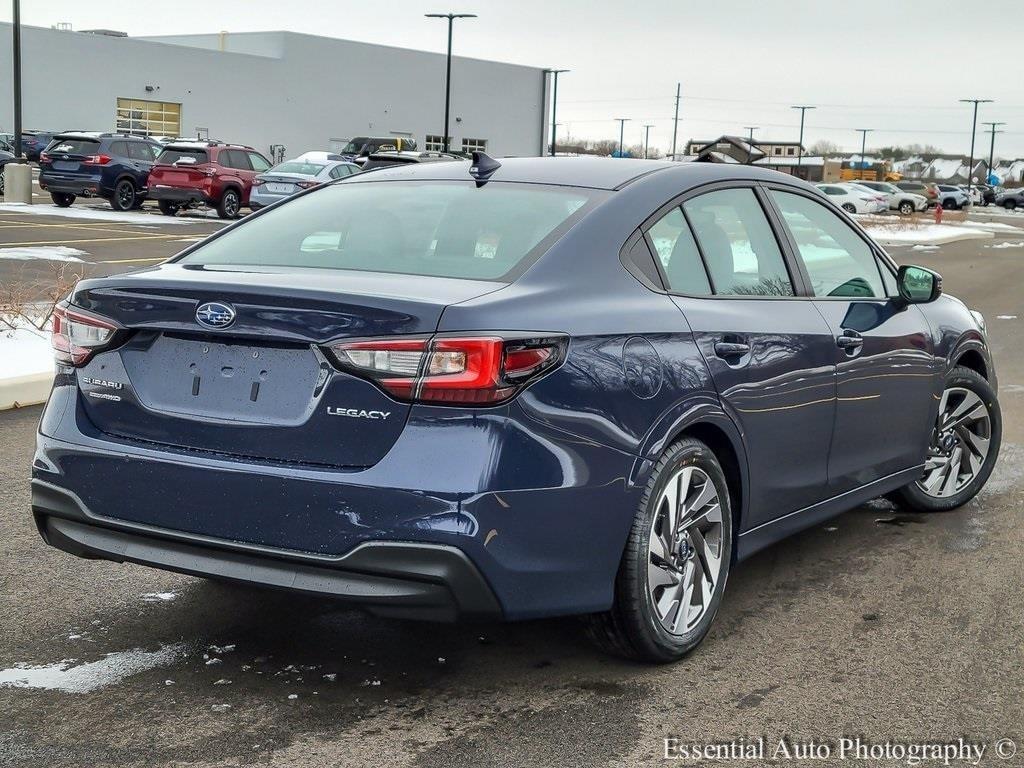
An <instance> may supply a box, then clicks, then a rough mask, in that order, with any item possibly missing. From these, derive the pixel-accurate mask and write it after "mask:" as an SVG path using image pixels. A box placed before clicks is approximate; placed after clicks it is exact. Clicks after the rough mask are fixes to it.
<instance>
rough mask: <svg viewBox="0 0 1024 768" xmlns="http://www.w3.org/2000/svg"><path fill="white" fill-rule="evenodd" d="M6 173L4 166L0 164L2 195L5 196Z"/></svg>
mask: <svg viewBox="0 0 1024 768" xmlns="http://www.w3.org/2000/svg"><path fill="white" fill-rule="evenodd" d="M4 175H5V174H4V167H3V166H2V165H0V197H3V195H4V184H5V180H4Z"/></svg>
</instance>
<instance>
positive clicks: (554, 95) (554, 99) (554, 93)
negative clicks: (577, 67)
mask: <svg viewBox="0 0 1024 768" xmlns="http://www.w3.org/2000/svg"><path fill="white" fill-rule="evenodd" d="M544 71H545V72H548V73H549V74H551V75H554V77H553V78H552V80H553V85H552V89H551V156H552V157H554V156H555V129H556V128H557V127H558V123H556V122H555V120H556V119H557V115H558V76H559V75H560V74H562V73H563V72H569V71H570V70H568V69H545V70H544Z"/></svg>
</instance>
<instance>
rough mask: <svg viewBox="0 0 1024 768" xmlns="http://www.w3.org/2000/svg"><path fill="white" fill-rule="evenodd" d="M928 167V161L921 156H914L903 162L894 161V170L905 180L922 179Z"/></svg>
mask: <svg viewBox="0 0 1024 768" xmlns="http://www.w3.org/2000/svg"><path fill="white" fill-rule="evenodd" d="M927 167H928V161H927V160H925V159H924V158H923V157H921V156H920V155H912V156H910V157H907V158H904V159H903V160H894V161H893V163H892V169H893V170H894V171H896V172H897V173H899V174H900V175H902V176H903V178H905V179H920V178H921V174H922V173H924V169H925V168H927Z"/></svg>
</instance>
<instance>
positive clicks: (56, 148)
mask: <svg viewBox="0 0 1024 768" xmlns="http://www.w3.org/2000/svg"><path fill="white" fill-rule="evenodd" d="M35 135H36V134H33V136H35ZM46 136H47V141H46V143H45V145H44V146H43V148H42V149H40V150H39V151H38V154H37V155H36V160H37V162H38V164H39V169H40V170H39V186H40V187H41V188H42V189H43V190H45V191H47V192H49V193H50V197H51V199H52V200H53V202H54V203H55V204H56V205H58V206H60V207H62V208H66V207H68V206H70V205H72V204H73V203H74V202H75V200H77V199H78V198H80V197H84V198H93V197H98V198H102V199H105V200H107V201H109V203H110V206H111V207H112V208H113V209H114V210H117V211H129V210H133V209H137V208H139V207H141V206H142V204H143V203H144V202H145V201H146V200H155V201H156V203H157V206H158V207H159V208H160V211H161V212H162V213H164V214H166V215H168V216H174V215H175V214H177V213H178V212H179V211H182V210H185V209H189V208H204V207H208V208H212V209H214V210H216V211H217V214H218V216H220V217H221V218H224V219H231V218H234V217H236V216H237V215H238V214H239V213H240V211H241V209H242V208H245V207H248V208H251V209H253V210H256V209H259V208H262V207H265V206H267V205H270V204H272V203H275V202H277V201H278V200H281V199H283V198H285V197H287V196H289V195H292V194H295V193H296V192H300V191H301V190H303V189H309V188H310V187H315V186H318V185H320V184H325V183H327V182H330V181H333V180H335V179H340V178H344V177H346V176H350V175H352V174H353V173H360V172H363V171H367V170H372V169H373V168H379V167H384V166H388V165H394V164H398V163H403V164H404V163H419V162H437V161H457V160H464V159H465V158H464V157H462V156H460V155H458V154H456V153H442V152H420V151H417V150H416V143H415V141H411V140H405V139H397V138H391V137H386V138H385V137H356V138H354V139H352V140H351V141H349V142H348V144H347V145H346V146H345V147H344V148H343V149H342V152H340V153H330V152H322V151H315V152H307V153H305V154H304V155H301V156H300V157H298V158H295V159H294V160H288V161H285V162H282V163H279V164H278V165H276V166H275V165H272V164H271V162H270V161H269V160H268V159H267V158H266V157H265V156H264V155H263V154H262V153H260V152H258V151H257V150H255V149H253V148H252V147H249V146H245V145H242V144H230V143H226V142H222V141H196V140H179V139H167V140H164V141H162V142H161V141H157V140H155V139H153V138H149V137H142V136H132V135H128V134H121V133H97V132H82V131H75V132H64V133H59V134H47V135H46ZM26 146H27V145H26V142H25V141H23V142H22V147H23V151H27V150H26V149H25V148H26Z"/></svg>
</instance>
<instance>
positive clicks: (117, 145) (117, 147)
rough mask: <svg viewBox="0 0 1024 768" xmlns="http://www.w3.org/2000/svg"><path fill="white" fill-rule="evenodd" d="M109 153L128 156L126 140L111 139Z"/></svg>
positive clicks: (116, 155) (115, 155)
mask: <svg viewBox="0 0 1024 768" xmlns="http://www.w3.org/2000/svg"><path fill="white" fill-rule="evenodd" d="M110 154H111V155H113V156H114V157H128V142H127V141H112V142H110Z"/></svg>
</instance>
